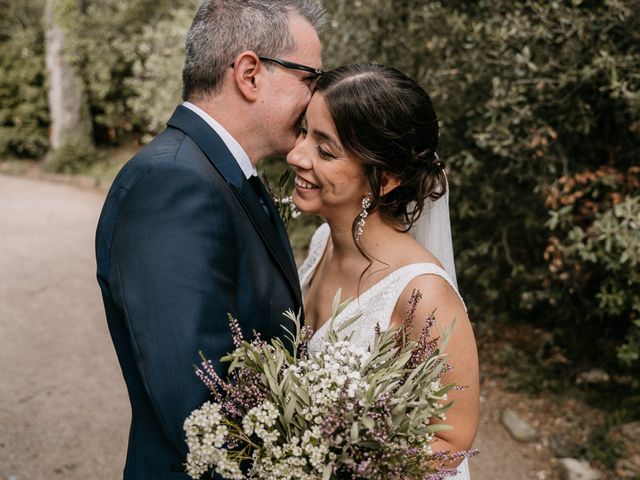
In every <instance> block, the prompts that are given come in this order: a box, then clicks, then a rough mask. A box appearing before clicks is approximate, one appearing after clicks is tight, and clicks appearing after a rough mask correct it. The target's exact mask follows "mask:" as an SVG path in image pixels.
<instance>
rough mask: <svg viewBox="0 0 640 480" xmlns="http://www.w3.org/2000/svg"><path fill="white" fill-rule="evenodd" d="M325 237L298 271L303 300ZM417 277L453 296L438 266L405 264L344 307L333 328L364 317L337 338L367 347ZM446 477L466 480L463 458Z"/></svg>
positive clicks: (322, 230) (315, 343) (320, 234)
mask: <svg viewBox="0 0 640 480" xmlns="http://www.w3.org/2000/svg"><path fill="white" fill-rule="evenodd" d="M329 234H330V232H329V225H328V224H326V223H325V224H323V225H321V226H320V227H319V228H318V230H317V231H316V232H315V234H314V235H313V238H312V239H311V244H310V245H309V255H308V256H307V258H306V260H305V261H304V263H303V264H302V265H301V266H300V269H299V270H298V274H299V276H300V284H301V286H302V296H303V298H304V297H305V295H306V293H307V290H308V289H309V283H310V281H311V278H312V277H313V273H314V272H315V270H316V267H317V266H318V264H319V263H320V259H321V258H322V255H323V253H324V251H325V247H326V245H327V242H328V240H329ZM419 275H438V276H440V277H442V278H444V279H445V280H446V281H447V282H448V283H449V284H450V285H451V287H452V288H453V289H454V291H456V293H457V289H456V287H455V285H454V283H453V281H452V280H451V279H450V277H449V275H447V273H446V272H445V271H444V270H443V269H442V268H440V267H439V266H437V265H435V264H433V263H414V264H410V265H405V266H404V267H400V268H398V269H397V270H395V271H393V272H391V273H390V274H389V275H387V276H386V277H384V278H383V279H382V280H380V281H379V282H378V283H376V284H375V285H373V286H372V287H371V288H369V289H368V290H366V291H364V292H363V293H362V294H361V295H360V296H359V297H358V298H356V299H354V300H352V301H351V303H349V304H348V305H347V307H346V308H345V309H344V310H343V311H342V312H341V313H340V314H339V315H338V317H337V318H336V319H335V320H334V328H337V327H339V325H340V323H341V322H344V321H345V320H348V319H350V318H353V317H354V316H355V315H358V314H364V315H362V316H361V317H360V319H359V320H357V321H356V322H354V323H352V324H351V325H349V326H348V327H346V328H344V329H343V330H341V331H340V332H339V333H338V336H339V337H345V336H347V335H350V334H353V336H352V337H351V341H352V342H354V343H356V344H358V345H360V346H363V347H368V346H369V345H370V344H371V342H372V341H373V338H374V335H375V326H376V324H379V325H380V328H381V329H382V330H384V329H386V328H388V327H389V323H390V322H391V315H392V313H393V310H394V309H395V306H396V303H397V301H398V298H399V297H400V295H401V294H402V292H403V290H404V289H405V287H406V286H407V285H408V284H409V282H411V280H413V279H414V278H415V277H417V276H419ZM460 300H462V298H460ZM463 303H464V302H463ZM328 328H329V322H325V323H324V324H323V325H322V326H321V327H320V328H319V329H318V331H316V332H315V333H314V335H313V337H312V338H311V340H310V342H309V351H310V352H312V353H313V352H317V351H318V350H319V349H320V346H321V345H322V342H323V340H324V337H325V335H326V332H327V329H328ZM449 478H450V479H452V480H470V476H469V467H468V463H467V460H466V459H465V460H464V461H463V462H462V463H461V464H460V466H459V467H458V474H457V475H455V476H453V477H449Z"/></svg>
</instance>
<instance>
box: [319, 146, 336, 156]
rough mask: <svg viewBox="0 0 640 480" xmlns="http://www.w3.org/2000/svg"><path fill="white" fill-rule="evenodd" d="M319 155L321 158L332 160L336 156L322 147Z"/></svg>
mask: <svg viewBox="0 0 640 480" xmlns="http://www.w3.org/2000/svg"><path fill="white" fill-rule="evenodd" d="M318 153H319V154H320V156H321V157H322V158H331V159H335V158H336V156H335V155H334V154H332V153H331V152H329V151H327V150H325V149H324V148H322V147H318Z"/></svg>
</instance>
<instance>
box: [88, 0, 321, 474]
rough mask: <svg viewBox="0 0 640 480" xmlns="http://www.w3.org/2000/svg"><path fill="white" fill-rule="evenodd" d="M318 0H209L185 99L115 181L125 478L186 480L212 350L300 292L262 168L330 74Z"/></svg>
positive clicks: (278, 331)
mask: <svg viewBox="0 0 640 480" xmlns="http://www.w3.org/2000/svg"><path fill="white" fill-rule="evenodd" d="M323 21H324V12H323V10H322V8H321V7H320V6H319V4H318V3H317V1H316V0H224V1H222V0H209V1H205V2H204V4H203V5H202V6H201V8H200V9H199V11H198V13H197V14H196V17H195V19H194V21H193V24H192V26H191V29H190V31H189V34H188V37H187V48H186V58H185V63H184V71H183V82H184V89H183V98H184V100H185V102H184V103H183V105H181V106H179V107H178V108H177V109H176V110H175V112H174V114H173V116H172V117H171V119H170V120H169V122H168V127H167V129H166V130H164V131H163V132H162V133H160V134H159V135H158V136H157V137H156V138H155V139H154V140H153V141H152V142H151V143H150V144H149V145H147V146H146V147H145V148H143V149H142V150H141V151H140V152H139V153H138V154H137V155H135V156H134V157H133V158H132V159H131V160H130V161H129V162H128V163H127V164H126V165H125V167H124V168H123V169H122V171H121V172H120V173H119V175H118V177H117V178H116V180H115V181H114V183H113V186H112V187H111V190H110V192H109V195H108V197H107V199H106V202H105V204H104V208H103V210H102V214H101V217H100V221H99V224H98V230H97V235H96V256H97V263H98V282H99V284H100V288H101V290H102V297H103V300H104V305H105V310H106V315H107V321H108V325H109V330H110V332H111V337H112V339H113V343H114V346H115V348H116V352H117V354H118V359H119V361H120V365H121V368H122V372H123V375H124V379H125V382H126V384H127V388H128V391H129V397H130V401H131V408H132V420H131V430H130V434H129V448H128V452H127V461H126V466H125V471H124V478H125V479H132V480H133V479H144V480H163V479H179V478H184V479H186V478H188V477H187V476H186V474H185V473H184V469H183V464H184V462H185V456H186V444H185V441H184V438H185V435H184V432H183V430H182V426H183V422H184V420H185V418H186V417H187V416H188V414H189V413H190V411H191V410H193V409H194V408H197V407H198V406H200V404H201V403H202V402H204V401H205V400H206V399H207V390H206V388H205V387H204V385H203V384H202V383H201V382H200V380H199V379H198V378H197V377H196V375H195V373H194V368H193V364H195V363H198V361H199V359H198V352H199V351H202V352H203V353H204V354H205V355H206V356H207V357H208V358H210V359H212V360H213V361H214V364H215V366H216V369H217V370H218V372H219V373H224V372H223V368H222V367H221V366H220V364H219V362H218V360H219V359H220V357H222V356H224V355H226V354H227V353H228V352H230V351H231V350H233V342H232V338H231V333H230V331H229V327H228V322H227V313H231V314H232V315H233V316H234V317H236V318H238V319H239V321H240V323H241V326H242V329H243V331H244V333H245V335H247V336H250V335H251V334H252V331H253V330H255V331H257V332H259V333H260V334H261V336H262V338H263V339H269V338H271V337H274V336H281V335H282V334H283V333H284V331H283V329H282V324H283V322H284V317H283V316H282V313H283V312H284V311H285V310H287V309H293V310H294V311H298V310H299V309H300V308H301V305H302V302H301V297H300V288H299V284H298V277H297V273H296V267H295V263H294V259H293V255H292V253H291V248H290V246H289V243H288V240H287V237H286V234H285V231H284V228H283V225H282V222H281V221H280V219H279V217H278V214H277V212H276V210H275V208H274V205H273V203H272V202H271V200H270V198H269V197H268V195H267V194H266V191H265V188H264V186H263V185H262V184H261V183H260V181H259V179H258V178H257V177H256V169H255V166H256V164H257V163H258V161H259V160H260V159H262V158H265V157H270V156H276V155H283V154H286V153H287V152H288V151H289V150H290V149H292V148H293V145H294V142H295V139H296V137H297V135H298V133H299V128H300V121H301V117H302V115H303V113H304V110H305V108H306V106H307V104H308V102H309V100H310V98H311V94H312V91H313V88H314V84H315V80H317V77H318V76H319V75H320V74H321V71H320V70H319V68H320V66H321V54H320V41H319V39H318V35H317V33H316V29H317V28H319V27H320V26H321V24H322V23H323Z"/></svg>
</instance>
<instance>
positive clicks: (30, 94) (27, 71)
mask: <svg viewBox="0 0 640 480" xmlns="http://www.w3.org/2000/svg"><path fill="white" fill-rule="evenodd" d="M43 8H44V0H30V1H18V0H0V9H1V10H2V12H3V15H2V16H1V17H0V70H1V71H2V75H0V155H2V156H4V155H12V156H20V157H37V156H40V155H43V154H44V153H45V152H46V150H47V128H48V123H49V112H48V107H47V91H46V87H45V79H46V74H45V65H44V48H43V46H44V32H43V30H42V24H41V20H42V11H43Z"/></svg>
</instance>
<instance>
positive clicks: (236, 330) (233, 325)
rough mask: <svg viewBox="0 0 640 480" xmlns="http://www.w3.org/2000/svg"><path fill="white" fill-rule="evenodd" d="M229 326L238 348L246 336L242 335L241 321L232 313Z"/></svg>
mask: <svg viewBox="0 0 640 480" xmlns="http://www.w3.org/2000/svg"><path fill="white" fill-rule="evenodd" d="M229 327H230V329H231V336H232V338H233V345H234V346H235V347H236V348H239V347H240V345H242V342H243V341H244V336H243V335H242V329H241V328H240V322H238V320H237V319H235V318H233V317H232V316H231V314H229Z"/></svg>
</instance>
